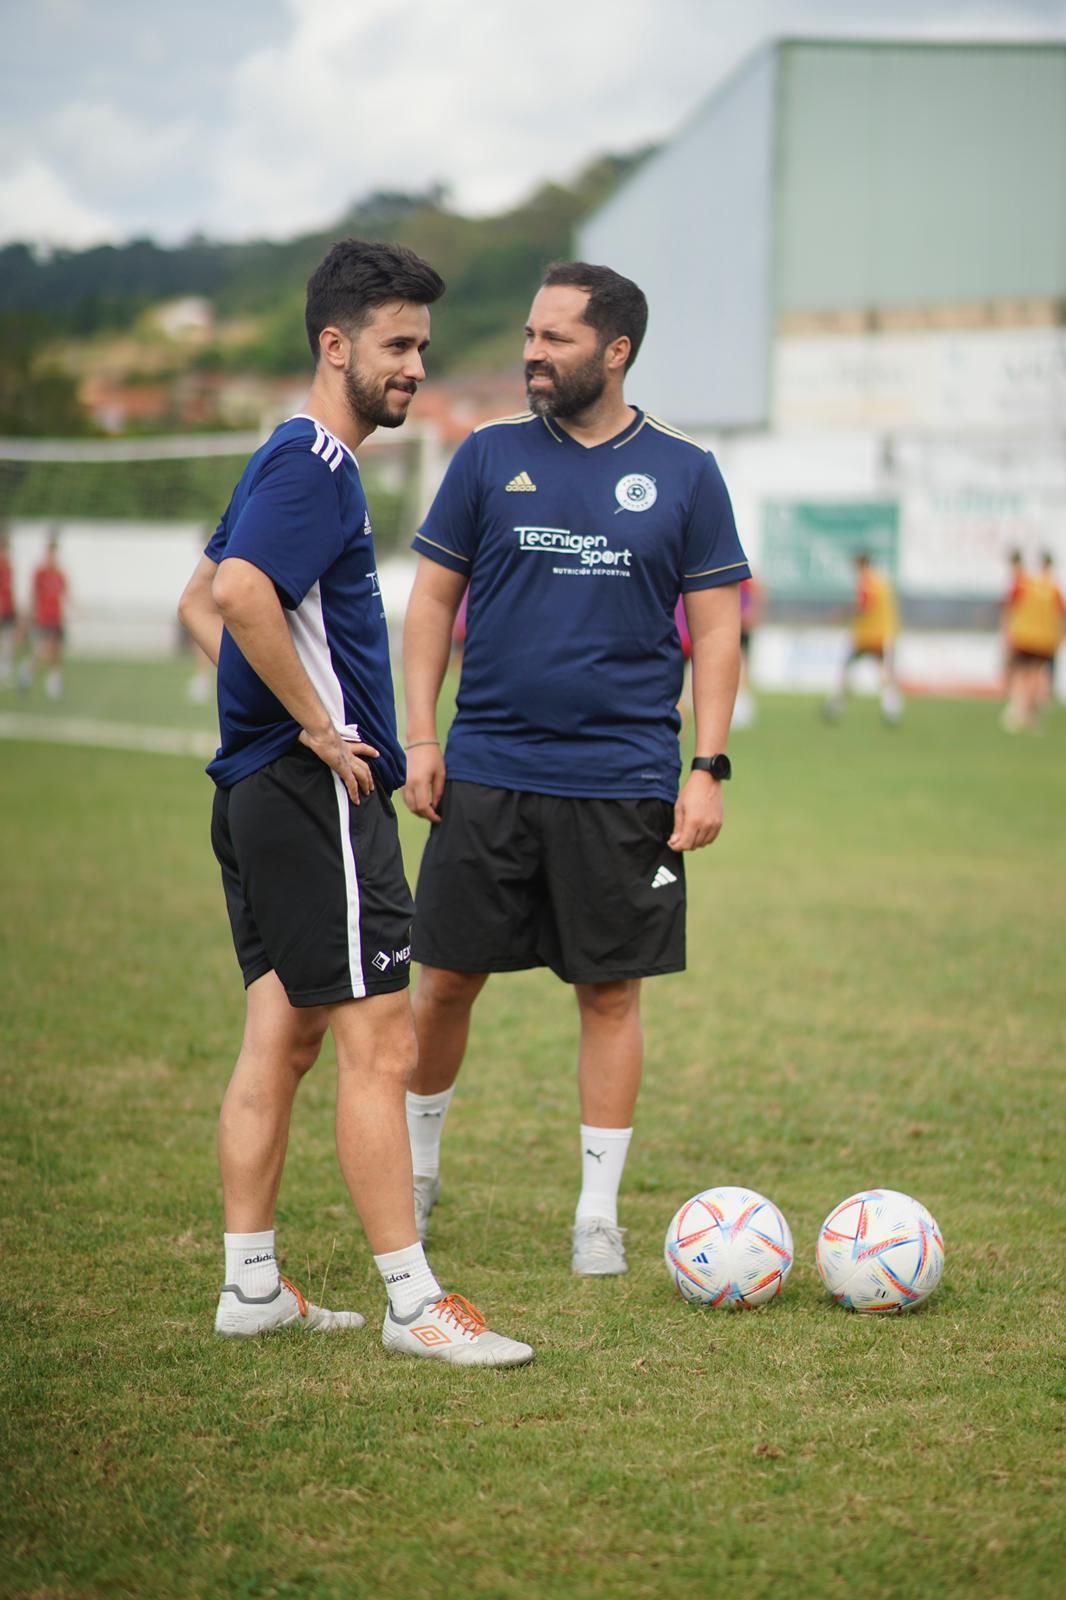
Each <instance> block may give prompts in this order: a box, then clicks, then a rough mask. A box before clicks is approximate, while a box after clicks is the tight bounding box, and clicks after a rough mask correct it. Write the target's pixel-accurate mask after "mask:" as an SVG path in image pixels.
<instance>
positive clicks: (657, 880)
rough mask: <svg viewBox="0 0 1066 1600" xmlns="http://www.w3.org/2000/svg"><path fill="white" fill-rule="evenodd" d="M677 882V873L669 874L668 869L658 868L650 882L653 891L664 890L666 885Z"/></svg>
mask: <svg viewBox="0 0 1066 1600" xmlns="http://www.w3.org/2000/svg"><path fill="white" fill-rule="evenodd" d="M676 882H677V873H676V872H671V871H670V868H669V867H660V868H659V870H658V871H657V872H656V874H655V876H654V878H653V879H652V880H651V886H652V888H653V889H665V888H666V886H667V884H668V883H676Z"/></svg>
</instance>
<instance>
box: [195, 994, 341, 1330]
mask: <svg viewBox="0 0 1066 1600" xmlns="http://www.w3.org/2000/svg"><path fill="white" fill-rule="evenodd" d="M325 1031H326V1015H325V1012H324V1010H323V1009H322V1008H321V1007H307V1008H298V1007H295V1006H291V1005H290V1004H289V1000H288V997H287V995H286V993H285V991H284V989H283V988H282V986H281V982H280V980H279V979H278V976H277V974H276V973H275V972H268V973H266V974H265V975H264V976H263V977H261V978H258V979H256V981H255V982H254V983H253V984H250V985H249V988H248V1011H247V1018H246V1022H245V1029H244V1039H243V1042H242V1044H241V1053H240V1055H239V1056H238V1058H237V1065H236V1067H235V1068H234V1070H233V1076H232V1077H231V1079H230V1082H229V1087H228V1088H227V1090H226V1095H225V1098H224V1100H223V1102H222V1114H221V1117H220V1118H219V1127H218V1157H219V1166H220V1168H221V1171H222V1195H223V1204H224V1207H225V1216H226V1235H225V1248H226V1280H225V1284H224V1286H223V1289H222V1293H221V1295H220V1296H219V1303H218V1310H217V1312H216V1314H215V1332H216V1333H220V1334H222V1335H224V1336H225V1337H227V1338H254V1337H255V1336H256V1335H258V1334H262V1333H269V1332H270V1331H272V1330H274V1329H277V1328H290V1327H298V1328H303V1329H307V1330H310V1331H313V1332H336V1331H339V1330H345V1329H351V1328H360V1327H362V1325H363V1318H362V1317H361V1316H360V1315H359V1313H358V1312H356V1311H326V1310H324V1309H323V1308H322V1307H321V1306H315V1305H311V1304H309V1303H308V1301H307V1300H305V1299H304V1297H303V1295H302V1294H301V1293H300V1292H299V1290H298V1289H296V1287H295V1286H294V1285H293V1284H290V1283H289V1282H288V1281H287V1280H286V1279H284V1278H282V1277H280V1276H279V1274H278V1266H277V1259H276V1256H275V1253H274V1211H275V1207H276V1205H277V1199H278V1190H279V1189H280V1187H281V1174H282V1169H283V1168H284V1165H285V1150H286V1146H287V1144H288V1138H289V1121H290V1118H291V1115H292V1105H293V1101H294V1099H295V1098H296V1090H297V1089H298V1088H299V1085H300V1079H301V1078H302V1077H303V1076H304V1074H305V1073H306V1072H308V1071H309V1070H310V1068H311V1067H312V1066H314V1064H315V1061H316V1060H317V1058H318V1052H319V1049H320V1047H321V1044H322V1038H323V1035H324V1033H325Z"/></svg>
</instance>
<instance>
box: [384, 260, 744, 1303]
mask: <svg viewBox="0 0 1066 1600" xmlns="http://www.w3.org/2000/svg"><path fill="white" fill-rule="evenodd" d="M646 321H647V305H646V302H645V299H644V296H643V294H642V293H641V291H640V290H639V289H638V288H637V286H636V284H634V283H631V282H630V281H629V280H628V279H626V278H623V277H621V276H619V274H618V273H616V272H613V271H611V270H610V269H609V268H607V267H601V266H590V265H589V264H588V263H585V262H562V263H556V264H555V265H554V266H552V267H550V268H549V269H548V272H547V274H546V276H545V279H544V283H543V285H542V287H541V289H540V291H539V293H538V294H537V296H536V298H535V299H534V301H533V307H532V310H531V312H530V317H529V323H528V325H527V327H526V330H525V374H526V384H527V390H528V397H529V404H530V413H529V414H525V415H522V416H517V417H508V418H505V419H503V421H501V422H497V423H490V424H488V425H487V426H485V427H483V428H481V429H479V430H478V431H477V432H476V433H474V434H473V435H471V437H470V438H469V439H467V441H466V442H465V444H464V445H463V446H462V448H461V449H460V450H459V451H458V452H457V454H456V456H455V458H454V460H453V461H452V463H451V466H450V467H449V469H448V473H447V475H446V477H445V480H444V482H443V484H442V486H441V489H440V492H439V494H438V495H437V498H436V500H435V501H434V503H433V506H432V507H431V509H430V512H429V515H428V517H427V518H426V521H425V523H424V524H423V526H422V529H421V531H420V532H419V534H418V535H417V537H416V539H415V541H414V545H415V549H416V550H417V551H418V552H419V553H420V555H421V556H422V558H423V559H422V560H421V561H420V563H419V570H418V575H417V577H416V580H415V586H414V590H413V593H412V597H411V602H410V606H409V608H408V613H407V622H406V627H405V632H404V664H405V672H406V685H407V717H408V724H407V742H406V748H407V751H408V775H407V785H406V788H405V789H404V799H405V801H406V802H407V804H408V806H409V807H410V808H411V810H412V811H414V812H415V813H416V814H417V815H418V816H420V817H425V818H426V819H427V820H428V821H429V822H430V823H432V824H433V826H432V829H431V831H430V835H429V839H428V841H427V844H426V850H425V855H424V858H423V863H422V870H421V874H420V877H419V881H418V888H417V892H416V903H417V907H418V911H417V917H416V920H415V936H414V956H415V959H416V961H419V962H421V963H422V970H421V973H420V975H419V980H418V985H417V989H416V993H415V1026H416V1029H417V1032H418V1040H419V1065H418V1069H417V1071H416V1074H415V1078H414V1080H413V1086H412V1091H411V1093H409V1095H408V1125H409V1128H410V1131H411V1141H412V1151H413V1157H414V1171H415V1186H416V1215H417V1217H418V1221H419V1226H420V1231H422V1232H423V1234H424V1231H425V1226H426V1222H427V1220H428V1217H429V1212H430V1210H431V1209H432V1206H433V1204H434V1203H435V1201H436V1198H437V1193H438V1189H439V1176H438V1174H439V1147H440V1133H441V1128H442V1125H443V1121H444V1116H445V1113H446V1111H447V1108H448V1103H449V1100H450V1097H451V1094H452V1087H453V1085H454V1082H455V1078H456V1075H457V1074H458V1071H459V1068H460V1065H461V1063H462V1059H463V1054H464V1051H465V1048H466V1042H467V1036H468V1031H469V1026H470V1015H471V1008H472V1006H473V1004H474V1001H475V1000H476V998H477V996H478V994H479V993H480V992H481V989H482V988H483V986H484V984H485V982H486V979H487V977H488V975H489V974H490V973H493V972H513V971H518V970H520V969H523V968H527V967H535V966H548V967H550V968H551V970H552V971H553V972H555V973H556V974H557V976H558V977H560V978H561V979H562V980H563V981H564V982H566V983H569V984H572V985H573V986H574V992H575V995H576V999H577V1005H578V1012H579V1018H580V1036H581V1042H580V1055H579V1062H578V1085H579V1098H580V1108H581V1145H580V1148H581V1161H582V1188H581V1194H580V1198H579V1200H578V1204H577V1212H576V1216H575V1222H574V1229H573V1236H572V1267H573V1270H574V1271H575V1272H576V1273H578V1274H581V1275H586V1276H589V1275H591V1276H603V1275H609V1274H615V1273H621V1272H625V1271H626V1258H625V1250H624V1245H623V1237H622V1230H621V1229H620V1228H619V1227H618V1216H617V1198H618V1188H619V1184H620V1181H621V1177H622V1170H623V1167H624V1164H625V1159H626V1153H627V1150H628V1147H629V1141H630V1136H631V1132H632V1123H633V1112H634V1108H635V1106H636V1101H637V1093H638V1089H639V1086H640V1078H641V1071H642V1065H643V1039H642V1032H641V1020H640V989H641V980H642V979H643V978H646V977H650V976H652V975H654V974H657V973H664V972H677V971H680V970H682V969H683V967H684V965H685V869H684V861H683V855H684V852H685V851H687V850H696V849H700V848H701V847H702V846H704V845H707V844H710V843H711V842H712V841H713V840H714V839H715V838H716V837H717V835H718V832H719V829H720V828H721V826H722V784H723V781H724V780H725V779H726V778H728V777H729V775H730V765H729V761H728V758H727V756H726V754H725V748H726V740H727V736H728V732H729V720H730V713H731V711H732V709H733V699H734V695H735V693H736V686H737V674H738V668H739V639H740V605H739V598H738V596H739V584H740V581H741V580H742V579H743V578H746V577H748V576H749V571H748V565H747V562H746V560H745V558H744V552H743V550H742V549H741V547H740V543H739V540H738V538H737V533H736V528H735V526H734V522H733V513H732V509H731V507H730V503H729V496H728V494H727V492H726V489H725V485H724V483H723V482H722V478H721V474H720V473H719V471H718V468H717V466H716V464H715V461H714V458H713V457H712V456H711V455H710V454H708V453H707V452H706V451H705V450H703V449H702V448H700V447H699V446H698V445H696V444H694V443H693V442H692V441H691V440H689V439H687V438H685V436H684V435H683V434H680V433H678V432H677V431H676V430H675V429H673V428H670V427H668V426H667V425H666V424H665V423H662V422H660V421H658V420H657V419H656V418H654V417H652V416H649V415H647V414H646V413H645V412H643V411H641V410H639V409H637V408H636V407H635V406H632V405H630V404H629V403H628V402H627V401H626V399H625V395H624V392H623V384H624V378H625V373H626V372H627V370H628V368H629V367H630V366H631V365H632V363H633V361H634V359H635V358H636V354H637V351H638V349H639V347H640V342H641V339H642V337H643V334H644V328H645V324H646ZM468 584H469V606H468V613H467V634H466V649H465V655H464V659H463V672H462V678H461V681H460V687H459V696H458V703H457V711H456V716H455V720H454V722H453V724H452V727H451V731H450V733H449V736H448V744H447V750H446V752H444V753H442V751H441V748H440V746H439V744H438V743H437V725H436V711H437V698H438V693H439V689H440V685H441V680H442V678H443V675H444V670H445V666H446V664H447V660H448V643H449V638H450V634H451V627H452V620H453V618H454V616H455V612H456V609H457V607H458V605H459V602H460V599H461V597H462V595H463V592H464V590H466V588H467V585H468ZM679 595H682V596H683V598H684V606H685V613H686V617H687V620H688V626H689V631H690V634H691V637H692V660H693V702H694V713H695V738H696V752H697V754H696V759H695V761H694V762H693V770H692V771H691V773H690V774H689V776H688V777H687V779H686V781H685V783H684V785H683V786H682V787H681V790H680V794H679V793H678V779H679V773H680V765H681V761H680V750H679V745H678V729H679V725H680V719H679V717H678V713H677V703H678V700H679V698H680V693H681V683H682V672H683V662H682V653H681V644H680V640H679V638H678V630H677V627H676V625H675V622H674V608H675V606H676V603H677V600H678V596H679ZM457 908H461V911H459V912H458V914H457Z"/></svg>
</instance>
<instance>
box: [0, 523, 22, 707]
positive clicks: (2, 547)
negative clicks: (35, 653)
mask: <svg viewBox="0 0 1066 1600" xmlns="http://www.w3.org/2000/svg"><path fill="white" fill-rule="evenodd" d="M17 642H18V612H17V610H16V608H15V574H14V572H13V571H12V567H11V540H10V538H9V537H8V533H7V529H6V528H0V689H7V688H9V687H10V685H11V684H12V683H13V681H14V677H15V649H16V645H17Z"/></svg>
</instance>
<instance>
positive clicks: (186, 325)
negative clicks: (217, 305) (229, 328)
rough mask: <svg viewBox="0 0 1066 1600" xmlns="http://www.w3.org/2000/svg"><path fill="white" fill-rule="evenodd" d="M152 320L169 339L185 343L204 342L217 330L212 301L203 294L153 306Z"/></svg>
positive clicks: (183, 296)
mask: <svg viewBox="0 0 1066 1600" xmlns="http://www.w3.org/2000/svg"><path fill="white" fill-rule="evenodd" d="M151 321H152V322H153V323H154V325H155V326H156V327H157V328H158V329H159V331H160V333H163V334H165V335H166V337H167V338H168V339H174V340H176V341H178V342H179V343H183V344H184V343H197V342H203V341H204V340H205V339H209V338H210V337H211V335H212V333H213V332H214V331H215V314H214V311H213V310H212V307H211V302H210V300H207V299H205V298H204V297H203V296H202V295H193V294H188V295H182V296H181V298H180V299H177V300H164V301H163V302H162V303H161V304H159V305H157V306H155V307H154V308H153V310H152V313H151Z"/></svg>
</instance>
